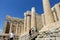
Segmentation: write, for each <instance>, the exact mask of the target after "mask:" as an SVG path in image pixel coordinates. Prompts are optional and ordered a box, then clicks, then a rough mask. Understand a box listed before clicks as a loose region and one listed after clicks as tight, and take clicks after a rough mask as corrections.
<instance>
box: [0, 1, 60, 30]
mask: <svg viewBox="0 0 60 40" xmlns="http://www.w3.org/2000/svg"><path fill="white" fill-rule="evenodd" d="M49 1H50V4H51V7H52V6H54V5H55V4H56V3H59V2H60V0H49ZM32 7H35V8H36V12H37V13H39V14H41V13H43V6H42V0H0V30H2V29H3V27H4V21H5V18H6V15H10V16H12V17H18V18H23V17H24V12H25V11H27V10H30V9H31V8H32Z"/></svg>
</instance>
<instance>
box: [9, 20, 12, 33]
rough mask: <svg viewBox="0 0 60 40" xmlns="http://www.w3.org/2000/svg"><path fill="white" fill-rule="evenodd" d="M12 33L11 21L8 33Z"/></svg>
mask: <svg viewBox="0 0 60 40" xmlns="http://www.w3.org/2000/svg"><path fill="white" fill-rule="evenodd" d="M11 32H12V21H11V22H10V32H9V33H11Z"/></svg>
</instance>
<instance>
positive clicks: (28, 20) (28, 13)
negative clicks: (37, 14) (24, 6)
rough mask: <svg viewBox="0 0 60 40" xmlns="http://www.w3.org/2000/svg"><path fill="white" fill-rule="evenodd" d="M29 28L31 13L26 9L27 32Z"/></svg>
mask: <svg viewBox="0 0 60 40" xmlns="http://www.w3.org/2000/svg"><path fill="white" fill-rule="evenodd" d="M30 29H31V15H30V11H27V32H28V31H29V30H30Z"/></svg>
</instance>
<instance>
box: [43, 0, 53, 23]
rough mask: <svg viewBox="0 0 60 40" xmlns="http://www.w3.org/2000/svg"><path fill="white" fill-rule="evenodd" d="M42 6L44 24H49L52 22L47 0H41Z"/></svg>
mask: <svg viewBox="0 0 60 40" xmlns="http://www.w3.org/2000/svg"><path fill="white" fill-rule="evenodd" d="M43 8H44V15H45V21H46V24H50V23H52V22H54V20H53V16H52V11H51V8H50V3H49V0H43Z"/></svg>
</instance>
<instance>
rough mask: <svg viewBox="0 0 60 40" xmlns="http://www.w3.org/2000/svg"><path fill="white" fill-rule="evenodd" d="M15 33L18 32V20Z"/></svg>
mask: <svg viewBox="0 0 60 40" xmlns="http://www.w3.org/2000/svg"><path fill="white" fill-rule="evenodd" d="M16 34H18V22H17V23H16Z"/></svg>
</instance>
